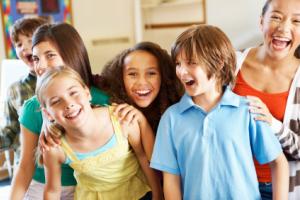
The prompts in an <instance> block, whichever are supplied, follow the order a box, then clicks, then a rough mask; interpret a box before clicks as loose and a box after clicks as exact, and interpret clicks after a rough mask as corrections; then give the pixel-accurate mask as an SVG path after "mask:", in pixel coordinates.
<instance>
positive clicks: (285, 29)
mask: <svg viewBox="0 0 300 200" xmlns="http://www.w3.org/2000/svg"><path fill="white" fill-rule="evenodd" d="M278 30H279V31H281V32H283V33H285V32H288V31H289V30H290V23H289V22H288V20H283V21H281V22H280V24H279V25H278Z"/></svg>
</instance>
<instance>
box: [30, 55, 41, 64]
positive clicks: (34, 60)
mask: <svg viewBox="0 0 300 200" xmlns="http://www.w3.org/2000/svg"><path fill="white" fill-rule="evenodd" d="M32 60H33V62H34V63H37V62H38V61H39V60H40V59H39V58H38V57H37V56H32Z"/></svg>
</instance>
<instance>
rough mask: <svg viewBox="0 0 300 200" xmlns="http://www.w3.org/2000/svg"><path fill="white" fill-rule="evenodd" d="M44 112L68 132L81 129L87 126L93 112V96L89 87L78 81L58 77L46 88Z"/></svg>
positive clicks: (43, 95)
mask: <svg viewBox="0 0 300 200" xmlns="http://www.w3.org/2000/svg"><path fill="white" fill-rule="evenodd" d="M42 99H43V105H44V106H45V108H44V112H45V113H46V115H47V116H48V118H49V119H50V120H55V122H56V123H58V124H60V125H61V126H62V127H64V128H65V129H66V130H68V129H79V128H80V127H82V126H83V125H84V124H86V122H87V119H88V117H87V116H88V113H89V111H90V110H91V107H90V103H89V101H90V99H91V95H90V92H89V90H88V88H87V87H84V86H83V85H82V84H81V83H79V82H78V81H77V80H75V79H72V78H69V77H66V76H57V77H55V79H53V80H51V82H50V83H49V84H48V86H46V88H45V89H44V90H43V94H42Z"/></svg>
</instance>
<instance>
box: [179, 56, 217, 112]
mask: <svg viewBox="0 0 300 200" xmlns="http://www.w3.org/2000/svg"><path fill="white" fill-rule="evenodd" d="M176 75H177V77H178V78H179V80H180V81H181V83H182V84H183V86H184V88H185V91H186V92H187V93H188V94H189V95H190V96H191V97H192V99H193V101H194V102H195V103H196V104H197V105H199V106H201V107H202V108H203V109H204V110H205V111H207V112H208V111H210V110H211V109H212V108H213V107H214V106H215V105H216V104H217V103H218V102H219V100H220V98H221V97H222V90H221V88H218V86H217V85H218V84H217V81H216V79H215V78H214V77H211V78H210V79H208V77H207V73H206V72H205V67H204V65H203V64H202V63H201V62H199V61H198V60H197V59H194V60H189V59H187V58H186V56H185V53H184V52H182V53H180V54H179V55H178V56H177V58H176Z"/></svg>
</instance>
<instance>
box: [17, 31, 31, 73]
mask: <svg viewBox="0 0 300 200" xmlns="http://www.w3.org/2000/svg"><path fill="white" fill-rule="evenodd" d="M14 45H15V50H16V53H17V57H18V58H19V59H21V60H22V61H23V62H24V63H25V64H26V65H27V67H28V68H29V71H30V73H32V74H35V72H34V64H33V60H32V50H31V47H32V40H31V35H30V36H26V35H23V34H19V36H18V41H17V42H16V43H15V44H14Z"/></svg>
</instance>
